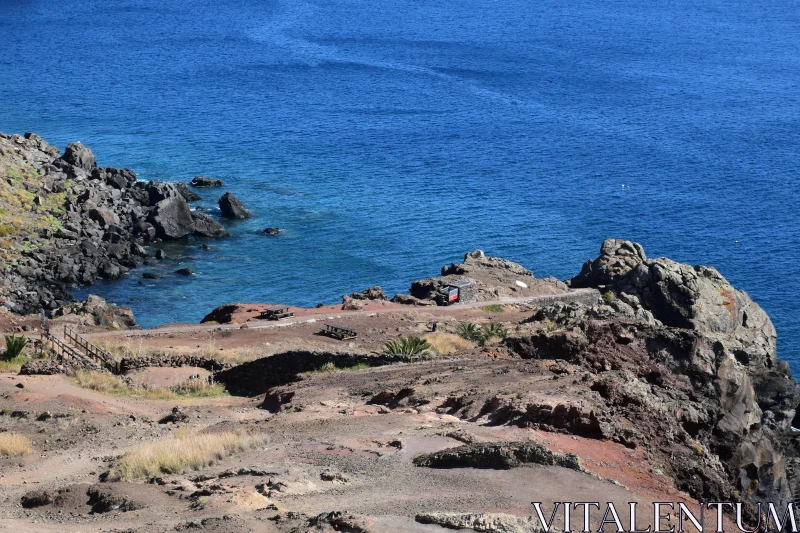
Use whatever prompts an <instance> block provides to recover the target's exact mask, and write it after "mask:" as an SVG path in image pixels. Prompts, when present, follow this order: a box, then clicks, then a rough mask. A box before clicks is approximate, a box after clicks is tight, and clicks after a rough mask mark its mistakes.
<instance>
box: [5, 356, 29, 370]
mask: <svg viewBox="0 0 800 533" xmlns="http://www.w3.org/2000/svg"><path fill="white" fill-rule="evenodd" d="M28 361H30V359H28V358H27V357H25V356H24V355H18V356H17V357H14V358H13V359H6V360H4V361H0V373H13V374H16V373H18V372H19V369H20V368H22V365H24V364H25V363H27V362H28Z"/></svg>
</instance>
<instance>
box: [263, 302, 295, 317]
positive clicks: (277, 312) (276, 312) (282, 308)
mask: <svg viewBox="0 0 800 533" xmlns="http://www.w3.org/2000/svg"><path fill="white" fill-rule="evenodd" d="M290 316H294V311H289V306H288V305H274V306H272V307H267V308H266V309H264V310H263V311H261V314H260V315H258V318H266V319H267V320H280V319H281V318H288V317H290Z"/></svg>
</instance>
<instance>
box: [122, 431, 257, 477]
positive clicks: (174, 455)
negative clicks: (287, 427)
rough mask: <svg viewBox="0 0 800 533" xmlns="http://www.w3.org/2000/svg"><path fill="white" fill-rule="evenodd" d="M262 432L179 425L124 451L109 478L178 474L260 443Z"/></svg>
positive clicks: (205, 465)
mask: <svg viewBox="0 0 800 533" xmlns="http://www.w3.org/2000/svg"><path fill="white" fill-rule="evenodd" d="M267 442H268V439H267V437H266V436H265V435H250V434H246V433H237V432H232V431H227V432H221V433H196V432H193V431H191V430H188V429H178V430H176V431H175V433H174V434H173V435H171V436H170V437H167V438H166V439H162V440H159V441H155V442H148V443H145V444H141V445H139V446H138V447H136V448H135V449H133V450H132V451H130V452H128V453H126V454H125V455H124V456H123V457H122V459H120V461H119V463H118V464H117V465H116V466H115V467H114V468H112V469H111V471H110V472H109V476H108V477H109V479H113V480H125V481H133V480H136V479H143V478H150V477H154V476H158V475H160V474H180V473H183V472H186V471H187V470H200V469H201V468H204V467H207V466H211V465H213V464H214V463H215V462H217V461H221V460H223V459H225V458H226V457H228V456H230V455H233V454H236V453H239V452H243V451H245V450H251V449H255V448H258V447H260V446H263V445H264V444H266V443H267Z"/></svg>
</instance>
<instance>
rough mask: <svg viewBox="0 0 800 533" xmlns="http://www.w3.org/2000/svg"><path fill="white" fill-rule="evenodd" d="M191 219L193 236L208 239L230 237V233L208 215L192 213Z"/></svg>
mask: <svg viewBox="0 0 800 533" xmlns="http://www.w3.org/2000/svg"><path fill="white" fill-rule="evenodd" d="M192 219H193V221H194V234H195V235H197V236H200V237H210V238H212V239H221V238H223V237H230V233H228V230H226V229H225V226H223V225H222V224H220V223H219V222H217V221H216V220H214V219H213V218H211V217H210V216H208V215H204V214H203V213H197V212H193V213H192Z"/></svg>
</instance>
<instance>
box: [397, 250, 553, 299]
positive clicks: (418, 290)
mask: <svg viewBox="0 0 800 533" xmlns="http://www.w3.org/2000/svg"><path fill="white" fill-rule="evenodd" d="M441 274H442V275H441V276H439V277H434V278H428V279H423V280H418V281H414V282H413V283H412V284H411V289H410V293H411V296H413V297H414V298H417V299H419V300H430V301H434V302H437V303H439V304H441V303H443V299H442V297H441V296H439V290H440V289H441V288H442V287H444V286H445V285H448V284H450V283H453V282H456V281H462V280H466V281H470V282H471V283H472V295H471V299H472V300H474V301H487V300H496V299H498V298H502V297H523V296H536V295H539V294H558V293H566V292H567V291H568V287H567V286H566V285H565V284H564V283H562V282H560V281H559V280H557V279H555V278H543V279H539V278H535V277H534V276H533V273H532V272H531V271H530V270H528V269H527V268H525V267H523V266H522V265H520V264H518V263H514V262H512V261H509V260H507V259H503V258H500V257H489V256H487V255H486V254H484V253H483V251H482V250H473V251H472V252H469V253H467V254H465V255H464V261H463V263H452V264H450V265H445V266H444V267H442V272H441Z"/></svg>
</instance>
